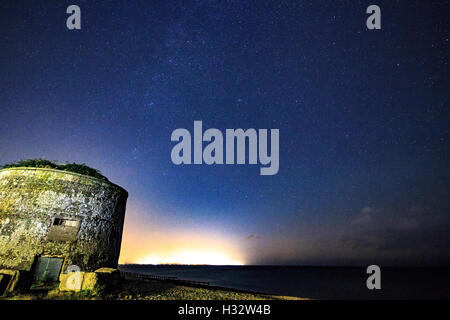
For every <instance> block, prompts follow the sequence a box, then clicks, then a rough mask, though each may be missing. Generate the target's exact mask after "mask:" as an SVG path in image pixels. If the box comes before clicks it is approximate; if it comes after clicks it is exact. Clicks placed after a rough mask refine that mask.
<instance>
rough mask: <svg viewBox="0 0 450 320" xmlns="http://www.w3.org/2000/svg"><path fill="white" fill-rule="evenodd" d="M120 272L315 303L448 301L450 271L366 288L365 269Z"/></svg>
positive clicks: (406, 275) (401, 271)
mask: <svg viewBox="0 0 450 320" xmlns="http://www.w3.org/2000/svg"><path fill="white" fill-rule="evenodd" d="M120 270H123V271H129V272H138V273H146V274H152V275H160V276H171V277H177V278H179V279H186V280H195V281H208V282H210V284H211V285H215V286H221V287H228V288H236V289H241V290H249V291H257V292H263V293H272V294H278V295H289V296H298V297H307V298H315V299H450V268H390V267H384V268H383V267H382V268H381V290H368V289H367V287H366V280H367V277H368V275H367V274H366V272H365V271H366V270H365V268H359V267H291V266H170V265H162V266H153V265H145V266H143V265H122V266H120Z"/></svg>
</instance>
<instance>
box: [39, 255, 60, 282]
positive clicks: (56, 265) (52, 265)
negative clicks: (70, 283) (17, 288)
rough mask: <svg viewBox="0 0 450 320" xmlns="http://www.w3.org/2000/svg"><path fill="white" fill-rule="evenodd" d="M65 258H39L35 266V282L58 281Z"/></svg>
mask: <svg viewBox="0 0 450 320" xmlns="http://www.w3.org/2000/svg"><path fill="white" fill-rule="evenodd" d="M62 264H63V258H53V257H37V259H36V264H35V266H34V272H33V281H34V282H55V281H58V278H59V274H60V272H61V267H62Z"/></svg>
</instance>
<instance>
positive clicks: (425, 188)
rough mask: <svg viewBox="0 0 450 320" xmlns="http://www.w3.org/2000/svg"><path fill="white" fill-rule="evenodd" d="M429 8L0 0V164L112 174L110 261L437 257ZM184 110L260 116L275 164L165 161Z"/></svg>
mask: <svg viewBox="0 0 450 320" xmlns="http://www.w3.org/2000/svg"><path fill="white" fill-rule="evenodd" d="M71 4H76V5H78V6H80V8H81V17H82V19H81V30H74V31H70V30H68V29H67V27H66V19H67V17H68V14H66V8H67V7H68V6H69V5H71ZM371 4H377V5H379V6H380V8H381V16H382V20H381V23H382V29H381V30H368V29H367V28H366V19H367V17H368V15H367V14H366V8H367V7H368V6H369V5H371ZM448 9H449V8H448V2H447V1H432V2H428V1H406V0H405V1H381V0H376V1H331V0H330V1H322V0H321V1H317V0H314V1H265V0H258V1H237V0H236V1H223V0H221V1H214V0H207V1H206V0H205V1H204V0H196V1H172V0H165V1H143V0H134V1H132V2H128V1H120V2H119V1H82V0H71V1H62V0H60V1H52V2H49V1H43V0H37V1H24V0H14V1H13V0H2V1H1V2H0V115H1V118H0V119H1V125H0V163H5V162H10V161H14V160H19V159H25V158H46V159H49V160H57V161H59V162H66V161H68V162H80V163H86V164H87V165H89V166H92V167H95V168H98V169H100V170H101V172H102V173H103V174H104V175H106V176H107V177H108V178H109V179H110V180H111V181H113V182H114V183H117V184H119V185H121V186H123V187H124V188H125V189H127V190H128V192H129V194H130V196H129V200H128V206H127V215H126V220H125V228H124V237H123V243H122V251H121V263H152V262H155V263H158V262H179V261H177V253H179V252H181V251H182V252H196V253H198V256H199V257H200V256H201V254H200V253H201V252H203V253H205V254H206V253H211V256H212V255H214V254H216V255H221V256H220V257H222V258H223V261H233V262H239V263H245V264H299V265H362V264H368V263H375V264H388V265H448V264H450V216H449V214H450V212H449V209H450V202H449V198H450V197H449V195H450V184H449V169H450V168H449V163H450V161H449V160H450V157H449V131H448V127H449V126H448V125H449V120H450V119H449V102H450V101H449V98H450V97H449V66H448V58H449V34H448V31H449V30H450V28H449V27H450V26H449V19H448V11H449V10H448ZM194 120H201V121H203V127H204V129H206V128H218V129H220V130H222V131H223V132H224V131H225V129H226V128H243V129H247V128H255V129H260V128H265V129H275V128H276V129H279V130H280V153H279V156H280V169H279V172H278V174H277V175H273V176H261V175H259V168H260V166H259V165H239V166H238V165H213V166H208V165H181V166H176V165H174V164H173V163H172V161H171V158H170V154H171V149H172V148H173V146H174V145H175V143H174V142H171V141H170V136H171V133H172V131H173V130H175V129H177V128H187V129H188V130H190V131H191V132H193V122H194ZM180 250H181V251H180ZM183 250H184V251H183ZM205 254H204V255H205ZM193 256H195V255H191V256H190V257H191V258H192V257H193ZM224 257H225V258H224ZM199 259H200V258H199ZM218 260H220V259H219V258H218ZM221 261H222V260H221ZM182 262H183V261H182ZM193 262H203V260H202V261H193ZM206 262H208V261H206ZM225 263H226V262H225Z"/></svg>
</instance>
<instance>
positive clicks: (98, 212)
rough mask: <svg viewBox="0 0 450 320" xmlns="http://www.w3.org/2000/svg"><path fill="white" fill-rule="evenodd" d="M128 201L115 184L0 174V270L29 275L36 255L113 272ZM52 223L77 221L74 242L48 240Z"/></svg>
mask: <svg viewBox="0 0 450 320" xmlns="http://www.w3.org/2000/svg"><path fill="white" fill-rule="evenodd" d="M127 197H128V193H127V192H126V191H125V190H124V189H122V188H121V187H119V186H117V185H114V184H112V183H109V182H105V181H102V180H99V179H96V178H92V177H89V176H84V175H80V174H76V173H71V172H66V171H61V170H54V169H42V168H10V169H4V170H0V268H8V269H18V270H31V268H32V266H33V262H34V260H35V257H36V256H39V255H50V256H61V257H64V258H65V260H64V267H63V268H65V267H66V266H69V265H77V266H79V267H80V268H81V270H82V271H94V270H96V269H98V268H101V267H111V268H116V267H117V263H118V259H119V253H120V244H121V240H122V229H123V222H124V217H125V206H126V201H127ZM55 218H68V219H71V218H73V219H75V220H79V229H78V232H76V235H75V239H72V240H71V241H64V240H60V239H57V240H55V237H49V233H50V230H51V228H52V227H54V226H53V224H54V219H55ZM53 233H54V230H53Z"/></svg>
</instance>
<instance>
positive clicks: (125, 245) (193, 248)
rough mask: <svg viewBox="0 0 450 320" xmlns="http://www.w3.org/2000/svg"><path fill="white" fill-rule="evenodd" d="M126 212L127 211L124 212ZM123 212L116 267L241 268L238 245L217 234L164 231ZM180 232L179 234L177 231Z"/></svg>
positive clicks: (172, 228)
mask: <svg viewBox="0 0 450 320" xmlns="http://www.w3.org/2000/svg"><path fill="white" fill-rule="evenodd" d="M127 211H128V210H127ZM130 213H131V212H127V219H126V223H125V227H124V233H123V238H122V247H121V252H120V259H119V263H120V264H184V265H244V264H245V262H244V259H243V258H242V256H241V254H239V251H238V250H237V247H238V245H239V244H238V243H236V241H233V239H231V237H228V236H223V235H219V234H218V233H217V232H213V231H211V232H207V231H202V230H189V229H190V228H187V227H186V228H180V227H176V226H171V227H169V228H168V227H167V226H166V224H165V223H164V222H163V221H159V223H158V228H155V226H154V225H153V223H151V222H149V221H143V220H141V219H139V218H138V216H137V215H133V214H130ZM180 229H182V230H180Z"/></svg>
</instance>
